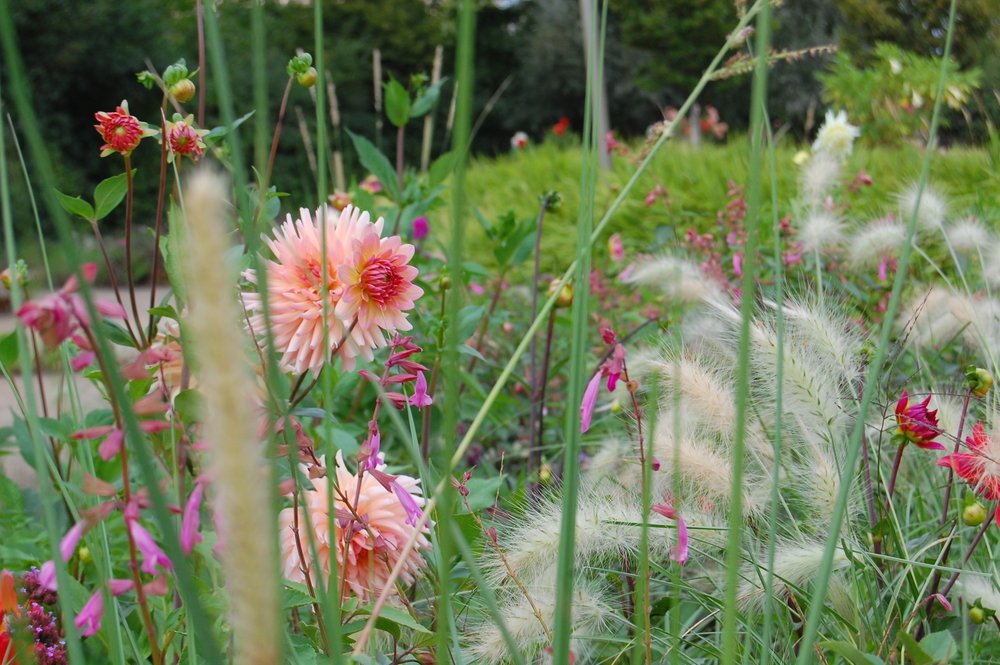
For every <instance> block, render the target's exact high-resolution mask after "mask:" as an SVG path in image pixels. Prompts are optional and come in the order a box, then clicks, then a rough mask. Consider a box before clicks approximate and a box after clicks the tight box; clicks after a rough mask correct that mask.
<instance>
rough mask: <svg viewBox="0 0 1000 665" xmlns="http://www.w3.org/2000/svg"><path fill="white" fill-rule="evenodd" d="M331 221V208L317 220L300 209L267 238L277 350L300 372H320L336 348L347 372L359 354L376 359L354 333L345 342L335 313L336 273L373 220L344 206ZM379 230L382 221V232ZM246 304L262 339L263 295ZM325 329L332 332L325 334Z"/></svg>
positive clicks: (251, 275) (246, 298)
mask: <svg viewBox="0 0 1000 665" xmlns="http://www.w3.org/2000/svg"><path fill="white" fill-rule="evenodd" d="M324 216H326V217H325V219H324ZM331 217H333V216H332V215H330V214H328V212H327V209H320V210H319V211H317V213H316V216H315V218H314V217H313V215H312V213H310V211H308V210H306V209H305V208H303V209H301V210H299V219H296V220H293V219H292V216H291V215H288V218H287V220H286V221H285V223H284V224H282V225H281V227H280V228H279V229H278V230H277V231H276V232H275V237H274V239H273V240H272V239H270V238H265V242H266V243H267V245H268V247H270V249H271V251H272V252H273V253H274V257H275V260H274V261H266V262H265V265H266V267H267V287H268V298H267V304H268V306H269V307H270V315H271V333H272V335H273V338H274V346H275V348H276V350H277V351H278V353H279V354H280V355H281V359H280V362H281V365H282V367H283V368H284V369H286V370H288V371H294V372H296V373H298V374H301V373H303V372H306V371H310V370H311V371H313V372H319V370H320V369H321V368H322V367H323V365H324V364H326V363H327V362H328V361H330V360H331V358H330V354H331V353H333V352H334V351H335V350H337V351H338V355H339V356H340V358H341V360H342V362H343V365H344V369H345V370H348V371H349V370H351V369H353V367H354V363H355V360H354V359H355V357H356V356H358V355H363V356H364V357H366V358H369V359H370V358H371V357H372V352H371V348H370V347H371V345H369V344H367V343H366V340H365V339H364V338H363V337H361V336H360V335H359V334H355V333H354V332H352V334H351V337H352V340H353V341H354V342H355V343H353V344H352V343H342V342H343V341H344V340H345V337H346V335H347V327H348V326H347V325H345V324H344V323H343V322H341V320H340V319H339V318H338V317H337V316H336V315H335V314H334V308H335V307H336V305H337V303H338V302H340V298H341V295H342V293H343V290H344V287H343V284H342V283H341V281H340V278H339V276H338V273H339V267H340V266H341V265H343V264H344V263H345V262H346V261H347V260H348V257H349V249H350V238H351V237H353V235H354V234H355V233H360V230H361V229H362V228H363V227H368V226H371V222H370V220H369V217H368V213H367V212H366V213H363V214H362V213H361V212H360V211H359V210H358V209H357V208H354V207H353V206H347V207H346V208H344V210H343V211H342V212H341V213H340V215H339V217H337V218H332V219H331ZM324 226H325V227H326V232H325V241H324V233H323V228H324ZM381 227H382V220H379V223H378V229H379V230H381ZM324 257H325V263H326V267H325V269H324V265H323V264H324ZM324 273H325V274H324ZM244 275H245V277H246V278H247V280H249V281H250V282H251V283H254V284H255V283H256V282H257V276H256V273H255V272H254V271H253V270H248V271H247V272H246V273H244ZM324 277H325V279H326V282H325V284H324V282H323V279H324ZM324 292H325V293H324ZM324 299H325V300H326V304H325V305H324ZM243 302H244V306H245V307H246V308H247V310H248V311H250V312H253V313H254V315H253V316H251V317H250V327H251V328H252V329H253V332H254V334H255V335H257V336H258V337H264V336H265V335H264V322H265V321H264V314H263V309H264V302H265V301H264V298H263V296H262V294H260V293H244V294H243ZM324 309H325V310H326V314H327V317H326V321H325V322H324V320H323V314H324ZM324 324H325V325H324ZM324 328H326V331H328V332H326V334H325V336H324V333H325V331H324ZM375 341H377V340H375ZM338 345H339V346H338ZM379 346H382V344H379Z"/></svg>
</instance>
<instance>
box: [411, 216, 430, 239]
mask: <svg viewBox="0 0 1000 665" xmlns="http://www.w3.org/2000/svg"><path fill="white" fill-rule="evenodd" d="M430 232H431V226H430V224H429V223H428V222H427V218H426V217H424V216H423V215H421V216H420V217H417V218H416V219H415V220H413V239H414V240H423V239H424V238H426V237H427V236H428V235H430Z"/></svg>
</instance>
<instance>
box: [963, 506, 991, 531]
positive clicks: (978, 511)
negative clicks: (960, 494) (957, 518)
mask: <svg viewBox="0 0 1000 665" xmlns="http://www.w3.org/2000/svg"><path fill="white" fill-rule="evenodd" d="M986 517H987V514H986V506H984V505H983V504H981V503H979V502H978V501H974V502H972V503H970V504H969V505H967V506H966V507H965V508H963V509H962V523H963V524H965V526H979V525H980V524H982V523H983V522H985V521H986Z"/></svg>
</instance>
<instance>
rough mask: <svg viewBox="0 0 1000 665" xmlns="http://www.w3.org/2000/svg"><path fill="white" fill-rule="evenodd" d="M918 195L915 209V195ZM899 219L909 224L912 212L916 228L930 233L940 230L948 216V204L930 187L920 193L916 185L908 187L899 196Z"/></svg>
mask: <svg viewBox="0 0 1000 665" xmlns="http://www.w3.org/2000/svg"><path fill="white" fill-rule="evenodd" d="M918 194H920V207H919V208H917V195H918ZM898 198H899V215H900V219H902V220H903V221H904V222H906V223H909V221H910V218H912V217H913V213H914V211H916V213H917V228H919V229H920V230H922V231H931V230H933V229H937V228H941V227H942V226H943V225H944V223H945V219H946V218H947V216H948V204H947V202H945V200H944V198H943V197H942V196H941V195H940V194H939V193H938V192H937V190H935V189H934V188H933V187H931V186H930V185H928V186H926V187H924V190H923V193H921V192H920V188H919V186H918V185H916V184H913V185H910V186H909V187H908V188H907V189H906V190H905V191H903V192H902V193H901V194H899V197H898Z"/></svg>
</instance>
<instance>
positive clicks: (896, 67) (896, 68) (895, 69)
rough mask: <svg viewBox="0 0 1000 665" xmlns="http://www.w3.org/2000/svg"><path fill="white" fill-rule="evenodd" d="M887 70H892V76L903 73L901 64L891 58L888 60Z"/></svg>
mask: <svg viewBox="0 0 1000 665" xmlns="http://www.w3.org/2000/svg"><path fill="white" fill-rule="evenodd" d="M889 69H890V70H892V73H893V74H898V73H900V72H901V71H903V64H902V63H901V62H900V61H899V60H896V59H895V58H892V59H891V60H889Z"/></svg>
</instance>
